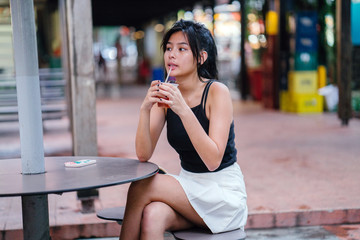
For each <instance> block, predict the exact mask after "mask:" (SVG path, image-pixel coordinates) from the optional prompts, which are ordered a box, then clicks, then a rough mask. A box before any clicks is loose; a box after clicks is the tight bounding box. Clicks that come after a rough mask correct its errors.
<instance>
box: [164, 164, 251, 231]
mask: <svg viewBox="0 0 360 240" xmlns="http://www.w3.org/2000/svg"><path fill="white" fill-rule="evenodd" d="M169 175H170V176H172V177H174V178H175V179H176V180H178V181H179V183H180V184H181V186H182V188H183V189H184V191H185V193H186V195H187V198H188V199H189V201H190V203H191V205H192V207H193V208H194V209H195V211H196V212H197V213H198V214H199V216H200V217H201V218H202V219H203V220H204V222H205V224H206V225H207V226H208V228H209V229H210V230H211V232H212V233H219V232H225V231H230V230H234V229H238V228H242V229H244V226H245V224H246V220H247V215H248V209H247V205H246V198H247V196H246V190H245V183H244V177H243V174H242V172H241V169H240V167H239V165H238V164H237V163H234V164H233V165H231V166H229V167H227V168H225V169H222V170H220V171H218V172H208V173H192V172H189V171H186V170H184V169H181V171H180V174H179V176H177V175H172V174H169Z"/></svg>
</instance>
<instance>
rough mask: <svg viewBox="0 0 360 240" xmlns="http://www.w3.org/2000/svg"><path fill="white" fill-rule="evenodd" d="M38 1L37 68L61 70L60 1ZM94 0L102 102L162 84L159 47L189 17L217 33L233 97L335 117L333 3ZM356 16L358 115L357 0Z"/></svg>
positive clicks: (2, 5)
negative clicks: (159, 81)
mask: <svg viewBox="0 0 360 240" xmlns="http://www.w3.org/2000/svg"><path fill="white" fill-rule="evenodd" d="M34 2H35V11H36V14H35V15H36V24H37V26H36V27H37V39H38V51H39V66H40V68H61V67H62V66H61V29H60V20H59V5H58V1H55V0H54V1H50V0H35V1H34ZM89 3H90V1H89ZM91 4H92V14H93V41H94V47H93V52H94V64H95V79H96V89H97V92H98V96H101V97H113V96H117V94H118V92H119V91H118V90H119V89H121V88H122V87H124V86H127V85H136V86H139V85H146V84H148V83H149V82H150V81H151V80H153V79H163V77H164V68H163V60H162V52H161V49H160V41H161V39H162V36H163V34H164V32H165V31H166V30H167V29H169V28H170V27H171V25H172V24H173V23H174V22H175V21H177V20H178V19H181V18H183V19H187V20H195V21H199V22H202V23H204V24H205V25H206V26H207V27H208V28H209V29H210V30H211V31H212V33H213V34H214V37H215V40H216V43H217V46H218V66H219V78H220V80H221V81H223V82H224V83H225V84H226V85H228V87H229V88H230V90H231V92H232V93H233V96H234V98H236V99H243V100H248V101H258V102H261V104H262V105H263V106H264V107H266V108H272V109H279V110H281V111H284V112H291V113H298V114H304V113H305V114H307V113H322V112H324V111H337V98H338V88H337V83H338V79H337V75H336V69H337V67H336V64H337V58H336V56H337V53H336V46H337V45H336V43H337V42H336V36H337V35H336V34H337V33H336V5H337V4H336V1H335V0H290V1H286V0H240V1H238V0H234V1H233V0H203V1H201V0H199V1H196V0H195V1H190V0H187V1H181V3H174V4H173V3H172V4H171V6H168V5H169V4H167V2H166V1H139V0H138V1H125V2H124V1H116V3H115V1H112V2H111V3H105V2H104V1H101V0H92V1H91ZM140 6H141V7H140ZM351 11H352V12H351V26H352V28H351V29H352V33H351V38H352V48H353V51H352V56H349V57H350V58H351V59H352V64H353V68H352V69H353V70H352V79H351V91H352V93H351V96H352V101H351V107H352V111H353V115H354V116H359V112H360V92H359V91H360V68H359V64H360V32H359V31H357V30H356V29H357V28H358V27H359V26H360V1H359V0H351ZM242 49H243V51H242ZM13 72H14V69H13V56H12V40H11V23H10V8H9V1H8V0H0V74H11V73H13ZM324 87H325V88H324ZM319 89H321V90H320V91H319ZM320 94H321V95H320Z"/></svg>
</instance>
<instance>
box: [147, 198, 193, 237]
mask: <svg viewBox="0 0 360 240" xmlns="http://www.w3.org/2000/svg"><path fill="white" fill-rule="evenodd" d="M142 221H143V222H142V226H144V225H146V226H148V227H150V228H151V229H154V228H159V227H160V228H162V229H163V230H164V231H175V230H182V229H187V228H191V227H192V226H194V224H193V223H192V222H190V221H189V220H187V219H186V218H184V217H183V216H182V215H180V214H179V213H177V212H176V211H175V210H174V209H173V208H171V207H170V206H169V205H167V204H166V203H163V202H151V203H150V204H148V205H147V206H146V207H145V209H144V211H143V219H142ZM153 224H155V227H154V225H153ZM159 225H161V226H159Z"/></svg>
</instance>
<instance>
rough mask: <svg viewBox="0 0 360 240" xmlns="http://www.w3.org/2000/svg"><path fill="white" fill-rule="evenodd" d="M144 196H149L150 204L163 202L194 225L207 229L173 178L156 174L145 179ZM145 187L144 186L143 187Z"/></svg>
mask: <svg viewBox="0 0 360 240" xmlns="http://www.w3.org/2000/svg"><path fill="white" fill-rule="evenodd" d="M141 184H145V188H144V189H143V190H144V192H143V194H146V195H148V198H149V201H150V202H162V203H165V204H166V205H168V206H169V207H170V208H172V209H173V210H174V211H175V212H176V213H178V214H180V215H181V216H183V217H184V218H186V219H187V220H189V221H191V222H192V223H194V224H196V225H199V226H203V227H206V225H205V223H204V221H203V220H202V218H201V217H200V216H199V215H198V214H197V212H196V211H195V210H194V208H193V207H192V206H191V204H190V202H189V200H188V198H187V196H186V194H185V192H184V190H183V188H182V186H181V184H180V183H179V182H178V181H177V180H176V179H175V178H173V177H172V176H169V175H163V174H156V175H155V176H154V177H152V178H148V179H145V182H143V183H141ZM143 187H144V186H143Z"/></svg>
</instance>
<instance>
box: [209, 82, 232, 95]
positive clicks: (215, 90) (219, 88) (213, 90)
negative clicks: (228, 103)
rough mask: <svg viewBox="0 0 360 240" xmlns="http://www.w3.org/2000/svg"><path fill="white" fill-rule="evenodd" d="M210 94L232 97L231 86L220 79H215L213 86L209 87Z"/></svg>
mask: <svg viewBox="0 0 360 240" xmlns="http://www.w3.org/2000/svg"><path fill="white" fill-rule="evenodd" d="M209 94H210V95H211V96H212V97H214V98H218V97H225V96H228V97H230V91H229V88H228V87H227V86H226V85H225V84H223V83H221V82H218V81H214V82H213V83H212V84H211V87H210V89H209Z"/></svg>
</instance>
